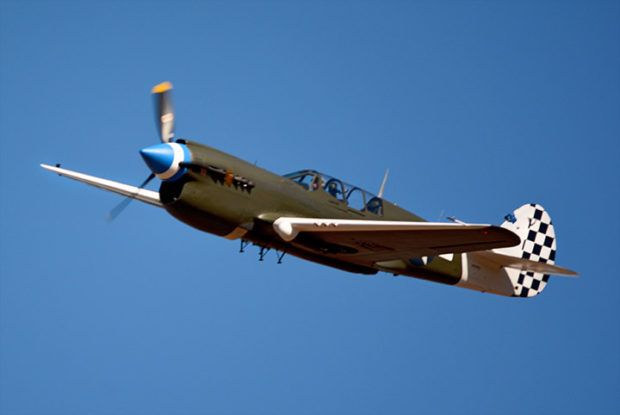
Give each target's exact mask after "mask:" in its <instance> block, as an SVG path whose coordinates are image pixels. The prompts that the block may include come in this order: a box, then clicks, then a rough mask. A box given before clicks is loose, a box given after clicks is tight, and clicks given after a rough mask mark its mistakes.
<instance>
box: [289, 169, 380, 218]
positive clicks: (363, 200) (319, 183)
mask: <svg viewBox="0 0 620 415" xmlns="http://www.w3.org/2000/svg"><path fill="white" fill-rule="evenodd" d="M284 177H286V178H287V179H291V180H292V181H294V182H295V183H297V184H298V185H300V186H301V187H303V188H304V189H306V190H308V191H310V192H312V191H315V190H318V189H321V190H323V191H325V192H327V193H328V194H330V195H331V196H333V197H335V198H336V199H338V200H341V201H343V202H344V203H346V204H347V205H349V206H350V207H352V208H353V209H357V210H359V211H361V212H370V213H373V214H375V215H378V216H383V200H382V199H381V198H379V197H378V196H376V195H374V194H372V193H370V192H368V191H366V190H364V189H361V188H359V187H357V186H353V185H350V184H348V183H345V182H343V181H342V180H339V179H337V178H335V177H332V176H329V175H327V174H323V173H319V172H318V171H316V170H300V171H296V172H293V173H289V174H285V175H284Z"/></svg>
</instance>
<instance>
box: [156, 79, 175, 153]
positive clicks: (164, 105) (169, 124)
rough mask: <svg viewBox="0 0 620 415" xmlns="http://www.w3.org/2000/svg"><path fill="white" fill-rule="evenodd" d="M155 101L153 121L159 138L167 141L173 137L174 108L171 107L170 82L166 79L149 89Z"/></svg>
mask: <svg viewBox="0 0 620 415" xmlns="http://www.w3.org/2000/svg"><path fill="white" fill-rule="evenodd" d="M151 92H152V93H153V98H154V101H155V123H156V124H157V129H158V131H159V138H160V139H161V141H162V142H163V143H169V142H170V141H172V139H173V137H174V108H173V107H172V84H171V83H170V82H168V81H166V82H162V83H161V84H159V85H155V86H154V87H153V89H152V90H151Z"/></svg>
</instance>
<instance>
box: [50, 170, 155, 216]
mask: <svg viewBox="0 0 620 415" xmlns="http://www.w3.org/2000/svg"><path fill="white" fill-rule="evenodd" d="M41 167H43V168H44V169H46V170H49V171H52V172H54V173H58V174H59V175H61V176H65V177H68V178H70V179H73V180H77V181H78V182H82V183H86V184H88V185H90V186H94V187H97V188H99V189H103V190H107V191H108V192H112V193H116V194H119V195H123V196H127V197H130V198H132V199H136V200H139V201H141V202H144V203H148V204H151V205H153V206H158V207H162V206H163V205H162V203H161V201H160V200H159V193H158V192H154V191H152V190H147V189H140V188H138V187H135V186H130V185H128V184H123V183H119V182H115V181H112V180H106V179H102V178H100V177H95V176H90V175H88V174H84V173H78V172H75V171H71V170H66V169H61V168H60V167H53V166H48V165H47V164H41Z"/></svg>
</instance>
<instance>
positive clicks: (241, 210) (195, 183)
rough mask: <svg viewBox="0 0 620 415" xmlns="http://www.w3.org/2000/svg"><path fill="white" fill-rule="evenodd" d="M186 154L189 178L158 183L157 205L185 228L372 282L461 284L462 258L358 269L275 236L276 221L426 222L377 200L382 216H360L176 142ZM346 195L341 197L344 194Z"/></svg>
mask: <svg viewBox="0 0 620 415" xmlns="http://www.w3.org/2000/svg"><path fill="white" fill-rule="evenodd" d="M179 141H180V142H182V143H184V144H185V145H186V146H187V147H188V148H189V150H190V153H191V162H190V163H186V165H185V167H186V168H187V172H186V173H185V175H184V176H183V177H182V178H181V179H180V180H177V181H175V182H162V185H161V188H160V198H161V201H162V202H163V203H164V207H165V208H166V210H167V211H168V212H169V213H170V214H171V215H173V216H174V217H176V218H177V219H179V220H181V221H182V222H185V223H186V224H188V225H190V226H192V227H194V228H196V229H199V230H202V231H205V232H209V233H212V234H215V235H218V236H222V237H226V238H228V239H237V238H242V239H243V240H245V241H249V242H252V243H254V244H256V245H258V246H260V247H263V248H265V249H267V248H270V249H274V250H277V251H281V252H286V253H287V254H291V255H295V256H298V257H300V258H303V259H306V260H310V261H314V262H317V263H320V264H323V265H328V266H331V267H335V268H339V269H342V270H346V271H350V272H355V273H362V274H375V273H377V271H378V270H383V271H386V272H391V273H393V274H402V275H409V276H414V277H418V278H423V279H428V280H432V281H437V282H443V283H447V284H455V283H457V282H458V281H459V279H460V277H461V272H462V270H461V255H454V256H453V258H452V259H451V260H450V261H448V260H446V259H444V258H439V257H437V258H435V259H429V260H428V261H427V263H426V264H419V265H418V264H416V263H415V261H411V259H409V258H403V259H402V260H398V261H390V263H389V264H388V263H385V264H373V263H365V262H363V261H358V262H356V261H355V260H351V259H349V258H347V255H346V251H345V250H343V249H340V250H339V251H338V253H337V254H336V253H335V251H334V249H335V248H334V247H330V246H324V245H322V244H321V242H320V241H317V240H314V239H312V238H307V237H306V238H305V237H303V235H300V237H298V238H296V239H295V240H293V241H291V242H285V241H284V240H283V239H281V238H280V237H279V236H278V234H277V233H276V232H275V230H274V229H273V226H272V223H273V221H274V220H276V219H277V218H279V217H282V216H290V217H305V218H326V219H367V220H391V221H424V219H422V218H420V217H419V216H417V215H415V214H413V213H411V212H408V211H406V210H404V209H402V208H400V207H398V206H396V205H394V204H392V203H389V202H387V201H385V200H382V199H381V203H382V209H381V212H378V213H373V212H371V211H369V210H368V209H363V210H358V209H355V208H353V207H351V206H349V204H348V203H347V201H346V200H343V199H344V198H338V197H335V196H334V195H332V194H330V193H329V192H328V191H326V190H325V189H323V188H321V187H318V188H316V189H315V190H313V191H312V190H309V189H308V188H307V187H304V186H302V185H300V183H297V182H295V181H293V180H291V179H289V178H287V177H283V176H280V175H277V174H274V173H271V172H269V171H267V170H265V169H263V168H261V167H258V166H256V165H253V164H251V163H248V162H246V161H244V160H241V159H239V158H237V157H234V156H232V155H229V154H226V153H224V152H221V151H219V150H216V149H214V148H211V147H208V146H205V145H202V144H199V143H195V142H191V141H187V140H179ZM345 192H346V190H345Z"/></svg>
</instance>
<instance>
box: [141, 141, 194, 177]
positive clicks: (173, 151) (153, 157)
mask: <svg viewBox="0 0 620 415" xmlns="http://www.w3.org/2000/svg"><path fill="white" fill-rule="evenodd" d="M140 155H141V156H142V158H143V159H144V162H145V163H146V165H147V166H148V167H149V169H151V171H152V172H153V173H155V175H156V176H157V177H159V178H160V179H161V180H165V181H174V180H177V179H178V178H179V177H181V176H182V175H183V174H184V173H185V172H186V171H187V170H186V169H185V168H181V167H180V166H179V163H181V162H189V161H190V153H189V149H188V148H187V147H186V146H185V145H183V144H178V143H161V144H156V145H154V146H150V147H146V148H143V149H142V150H140Z"/></svg>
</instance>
